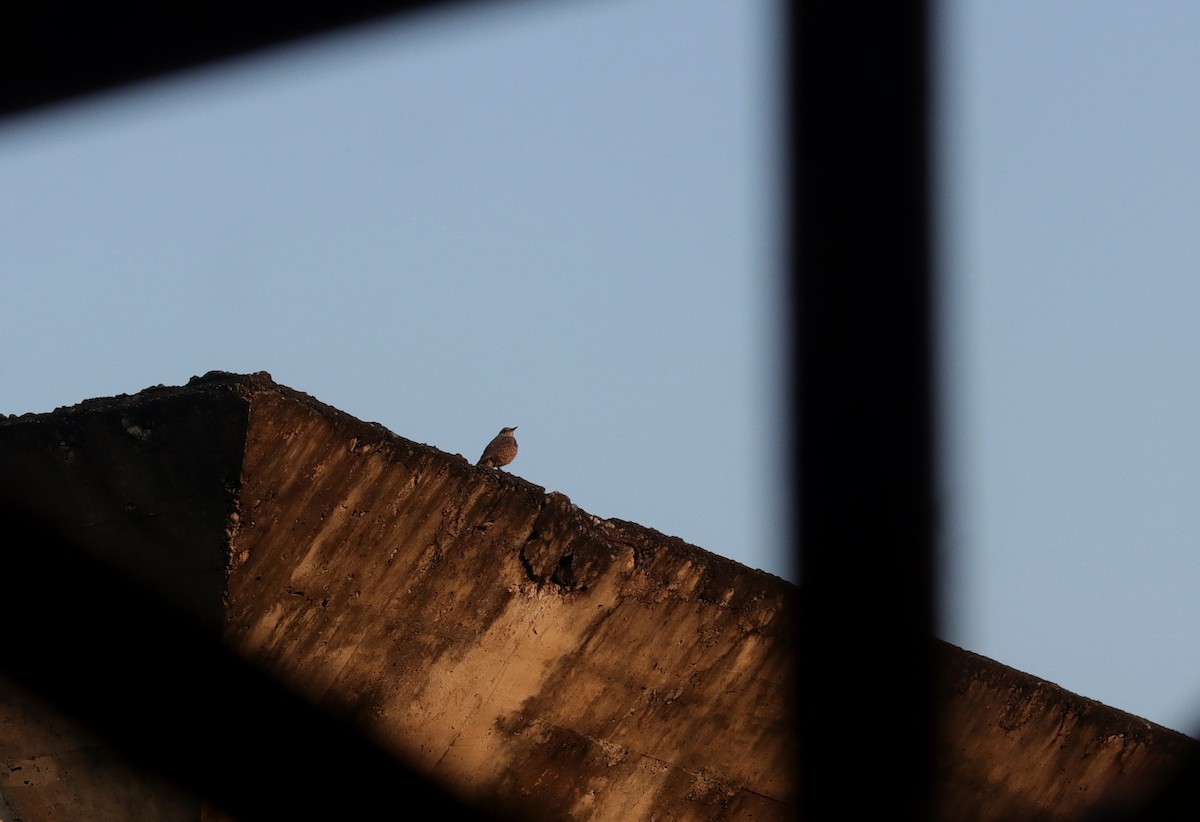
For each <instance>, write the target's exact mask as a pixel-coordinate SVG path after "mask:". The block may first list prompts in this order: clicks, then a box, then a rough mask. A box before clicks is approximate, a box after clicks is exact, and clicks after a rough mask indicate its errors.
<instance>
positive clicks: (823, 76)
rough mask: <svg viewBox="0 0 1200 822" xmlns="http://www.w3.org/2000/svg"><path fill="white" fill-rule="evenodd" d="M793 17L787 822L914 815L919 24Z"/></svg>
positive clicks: (924, 642) (924, 661)
mask: <svg viewBox="0 0 1200 822" xmlns="http://www.w3.org/2000/svg"><path fill="white" fill-rule="evenodd" d="M795 8H796V12H795V14H796V16H797V18H798V21H797V22H798V26H797V27H796V29H795V31H796V32H797V36H798V41H797V43H796V46H795V48H794V51H793V55H792V59H793V61H794V63H793V70H794V72H795V74H794V75H793V76H794V78H795V82H796V84H797V86H798V90H799V97H798V108H797V109H796V113H795V119H794V121H793V124H794V127H795V128H796V134H797V139H798V154H797V157H796V163H797V168H796V171H797V173H796V176H795V178H794V179H795V181H796V192H795V200H794V205H795V212H796V213H795V216H796V217H797V219H798V228H799V233H798V236H797V237H796V247H795V257H794V265H795V267H796V273H795V283H796V292H795V296H796V299H797V313H796V317H795V323H796V325H795V332H794V333H795V335H796V337H795V340H796V343H797V345H798V357H797V359H796V368H797V373H796V384H795V388H796V390H797V407H798V409H799V421H798V422H799V435H798V446H799V453H798V464H799V466H800V475H799V503H800V504H799V510H798V519H799V523H798V532H799V534H800V550H801V563H800V569H801V596H802V610H801V613H802V617H801V625H800V635H801V658H800V666H801V676H800V684H801V689H800V697H801V705H800V716H801V725H800V729H801V739H800V745H801V766H802V768H801V774H802V783H803V784H802V788H801V791H802V796H803V803H802V807H803V811H804V814H803V815H804V818H806V819H828V818H832V817H831V816H830V811H831V809H834V808H840V809H843V810H844V811H845V812H847V813H848V812H850V810H851V809H853V810H854V815H855V816H862V817H866V818H869V819H924V818H927V817H928V815H929V811H930V804H929V797H930V790H931V755H932V753H931V752H932V746H931V742H932V710H931V685H932V674H933V669H932V659H931V655H932V636H933V631H934V623H935V618H934V612H935V609H934V593H935V585H934V581H933V580H934V575H933V572H934V566H933V559H934V534H935V527H934V510H933V489H934V474H933V470H934V460H933V445H934V440H933V421H932V419H933V414H932V408H933V406H932V399H931V398H932V394H933V383H932V369H931V330H930V320H931V316H932V311H931V304H930V299H931V287H930V282H931V280H930V218H929V193H928V192H929V181H928V177H929V140H928V124H927V119H928V107H929V106H928V91H927V89H928V76H927V64H928V39H929V38H928V20H927V10H926V5H925V4H924V3H921V2H901V3H880V4H872V5H871V6H870V7H862V6H857V5H855V4H846V3H833V2H814V3H799V4H796V6H795ZM850 786H853V788H854V789H853V792H852V793H847V789H848V787H850Z"/></svg>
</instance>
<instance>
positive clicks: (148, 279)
mask: <svg viewBox="0 0 1200 822" xmlns="http://www.w3.org/2000/svg"><path fill="white" fill-rule="evenodd" d="M779 8H780V3H779V2H777V1H776V2H765V1H764V2H751V1H750V0H613V2H604V3H573V4H570V3H558V4H554V3H534V4H529V5H522V4H499V8H491V9H489V8H482V9H475V8H471V9H469V10H466V11H458V12H454V13H450V14H445V13H432V14H423V15H420V16H418V17H412V18H405V19H402V20H401V21H399V22H398V23H396V24H384V25H380V26H374V27H371V28H370V29H368V30H364V31H360V32H352V33H347V34H343V35H339V36H336V37H334V38H330V39H327V40H325V41H322V42H321V43H319V44H317V45H313V46H307V47H296V48H291V49H287V50H283V51H280V52H277V53H275V54H272V55H268V56H263V57H258V58H254V59H252V60H246V61H239V62H236V63H232V64H228V65H225V66H221V67H218V68H213V69H208V70H204V71H200V72H196V73H192V74H189V75H186V76H183V77H180V78H175V79H173V80H170V81H162V82H156V83H153V84H149V85H146V86H143V87H139V88H137V89H132V90H128V91H123V92H121V93H118V94H112V95H106V96H103V97H100V98H95V99H93V100H91V101H89V102H87V103H84V104H81V105H74V106H70V107H64V108H60V109H56V110H54V111H51V112H45V113H41V114H37V115H35V116H30V117H25V118H21V119H19V120H15V121H10V122H8V123H6V124H3V125H0V249H2V252H3V253H2V254H0V266H2V276H0V309H2V310H3V317H4V322H3V323H2V324H0V342H2V344H3V345H2V347H0V351H3V352H4V353H3V355H2V356H0V411H2V412H5V413H22V412H26V411H38V412H41V411H49V410H52V409H53V408H55V407H57V406H62V405H70V404H74V403H76V402H78V401H80V400H82V399H85V398H88V397H95V396H110V395H113V394H118V393H132V392H135V391H137V390H139V389H141V388H144V387H147V386H150V385H156V384H167V385H179V384H182V383H184V382H186V381H187V379H188V378H189V377H191V376H193V375H196V374H202V373H204V372H206V371H209V370H212V369H222V370H229V371H239V372H249V371H259V370H266V371H269V372H271V374H272V375H273V376H274V377H275V379H276V380H277V381H279V382H281V383H284V384H286V385H289V386H291V387H293V388H296V389H299V390H301V391H305V392H308V393H310V394H313V395H314V396H316V397H317V398H319V399H320V400H322V401H324V402H327V403H330V404H331V405H334V406H337V407H338V408H341V409H342V410H344V411H347V412H348V413H351V414H353V415H355V416H357V417H360V418H362V419H365V420H373V421H377V422H380V423H382V424H383V425H385V426H387V427H388V428H389V429H391V430H392V431H394V432H396V433H397V434H399V435H401V436H404V437H408V438H410V439H413V440H416V441H418V442H423V443H428V444H430V445H434V446H436V447H438V448H441V449H443V450H445V451H448V452H451V453H460V454H463V455H464V456H466V457H467V458H468V459H471V460H472V461H474V460H475V459H476V458H477V457H478V456H479V453H480V452H481V451H482V449H483V447H484V445H486V443H487V442H488V441H489V440H490V439H491V437H492V436H494V435H495V433H496V432H497V431H498V430H499V429H500V427H501V426H504V425H517V426H519V428H518V431H517V434H518V437H519V439H520V442H521V453H520V455H519V456H518V457H517V460H516V461H515V462H514V463H513V464H512V465H510V466H508V468H509V470H511V471H512V472H513V473H515V474H517V475H519V476H522V477H524V478H525V479H527V480H529V481H531V482H534V483H536V484H538V485H541V486H544V487H545V488H546V489H547V490H550V491H560V492H562V493H564V494H566V495H567V496H569V497H570V498H571V499H572V500H573V501H574V502H575V503H576V504H578V505H580V506H581V507H582V508H584V509H585V510H587V511H589V512H591V513H593V514H596V515H599V516H604V517H620V518H622V519H628V520H633V521H636V522H639V523H642V524H644V525H647V526H650V527H653V528H656V529H658V530H660V531H663V532H665V533H668V534H673V535H677V536H680V537H682V538H684V539H685V540H687V541H689V542H692V543H694V544H696V545H699V546H701V547H703V548H705V549H707V550H710V551H713V552H715V553H718V554H721V555H724V556H727V557H730V558H732V559H735V560H737V561H739V562H742V563H744V564H746V565H750V566H753V567H756V568H762V569H764V570H767V571H769V572H771V573H774V574H777V575H779V576H783V577H785V578H788V579H795V573H794V572H793V570H792V568H791V566H790V561H789V560H788V558H787V556H786V549H787V546H788V544H789V538H788V536H787V535H786V533H785V530H784V523H785V522H786V520H785V516H784V505H785V497H784V493H785V491H786V489H787V486H786V483H785V481H784V480H783V476H784V472H785V469H786V466H785V465H784V457H785V454H784V453H783V452H782V450H781V448H780V442H781V438H782V430H783V425H784V420H785V413H786V412H785V409H784V406H783V401H784V391H783V386H782V384H781V380H780V377H781V374H782V365H783V352H784V344H783V340H782V338H781V331H782V329H783V328H784V322H785V318H784V317H783V315H782V308H783V304H784V299H783V298H784V291H783V290H782V287H781V283H780V279H779V273H780V267H779V266H780V256H779V247H780V238H781V236H782V230H783V224H782V222H781V220H782V217H781V214H780V209H779V204H780V194H781V191H782V185H783V182H784V180H783V178H782V176H781V173H780V166H779V163H778V158H779V154H778V152H779V150H780V136H781V134H780V127H781V121H780V117H779V106H778V102H779V93H780V89H779V85H778V79H779V64H778V61H777V58H778V51H777V48H776V47H777V44H778V31H777V25H776V13H777V11H778V9H779ZM1196 8H1197V9H1200V7H1196ZM942 11H943V17H942V20H941V25H940V28H939V34H940V37H939V41H938V42H939V51H938V57H939V66H940V72H939V76H938V83H939V85H938V90H939V107H938V116H937V120H936V123H937V134H938V138H939V160H938V172H939V180H938V182H939V186H938V193H939V200H940V209H939V222H938V225H939V228H940V233H939V238H940V240H939V253H940V261H941V265H940V272H941V280H942V283H943V288H942V300H941V307H942V312H943V318H944V323H943V335H942V336H943V346H942V366H943V367H942V386H943V388H942V397H941V399H942V411H941V414H942V421H943V423H944V427H945V432H946V448H945V449H944V452H943V456H944V458H945V459H944V471H943V504H944V511H945V521H944V543H945V549H946V552H947V556H948V559H947V575H946V578H945V579H944V581H943V589H944V592H945V595H946V596H945V607H944V612H945V620H944V626H943V628H942V631H941V633H942V635H943V636H944V637H945V638H946V639H948V640H950V641H952V642H955V643H956V644H959V645H962V646H963V647H966V648H968V649H970V650H973V651H976V652H978V653H982V654H984V655H986V656H989V657H992V658H994V659H997V660H999V661H1000V662H1003V663H1005V664H1008V665H1012V666H1014V667H1016V668H1019V669H1021V670H1024V671H1028V672H1030V673H1033V674H1035V675H1037V676H1040V677H1042V678H1045V679H1048V680H1050V681H1053V682H1056V683H1058V684H1060V685H1062V686H1063V687H1066V688H1068V689H1070V690H1072V691H1075V692H1077V693H1080V694H1082V695H1084V696H1087V697H1091V698H1094V699H1098V700H1100V701H1102V702H1105V703H1107V704H1110V705H1113V706H1114V707H1117V708H1120V709H1123V710H1127V711H1130V712H1132V713H1135V714H1138V715H1140V716H1144V717H1146V718H1148V719H1151V720H1153V721H1156V722H1160V723H1163V724H1166V725H1168V726H1170V727H1173V728H1176V729H1179V730H1184V731H1194V730H1196V729H1197V728H1200V657H1197V655H1196V654H1195V653H1194V650H1193V644H1194V643H1193V635H1194V633H1195V632H1196V630H1197V628H1200V596H1197V592H1198V591H1200V537H1198V536H1197V534H1200V506H1197V504H1196V501H1197V500H1198V499H1200V471H1197V469H1196V466H1197V465H1198V464H1200V426H1198V423H1200V384H1198V382H1197V379H1196V374H1197V365H1198V364H1200V363H1198V362H1197V361H1198V360H1200V344H1198V343H1200V339H1198V337H1200V331H1198V327H1200V323H1198V322H1197V320H1196V316H1195V315H1196V313H1197V311H1196V309H1197V306H1200V277H1197V276H1195V275H1194V274H1193V272H1192V268H1193V267H1194V261H1195V260H1197V259H1198V258H1200V255H1198V254H1197V252H1198V251H1200V230H1197V228H1196V226H1195V224H1196V222H1197V220H1196V217H1197V211H1198V209H1197V207H1196V205H1195V203H1196V201H1197V199H1198V197H1200V186H1198V185H1197V184H1198V183H1200V161H1198V160H1197V159H1196V158H1197V157H1200V151H1198V149H1200V140H1198V139H1197V138H1198V137H1200V106H1197V96H1198V93H1200V50H1198V49H1196V48H1195V45H1194V44H1195V43H1196V42H1200V10H1193V7H1192V6H1191V5H1190V4H1186V3H1162V2H1159V3H1151V4H1141V5H1137V6H1136V7H1134V6H1132V5H1129V4H1117V3H1112V2H1099V3H1097V2H1088V3H1083V2H1057V3H1053V4H1047V3H1044V2H1025V0H1012V1H1011V2H1004V3H989V2H975V1H974V0H962V2H956V3H947V4H945V5H944V6H943V7H942Z"/></svg>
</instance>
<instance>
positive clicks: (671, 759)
mask: <svg viewBox="0 0 1200 822" xmlns="http://www.w3.org/2000/svg"><path fill="white" fill-rule="evenodd" d="M0 491H2V492H4V493H5V494H6V495H8V496H12V497H15V498H18V499H24V500H27V501H29V503H30V504H31V505H35V506H36V507H37V508H38V509H39V510H41V511H42V512H44V513H48V514H49V515H51V516H53V517H54V518H55V520H56V521H58V522H60V523H63V524H65V525H67V526H68V527H71V528H75V529H80V532H81V533H85V534H86V535H87V536H88V537H89V540H88V541H89V542H93V543H94V544H95V546H96V550H97V551H98V552H99V553H100V554H102V555H104V556H106V557H108V558H110V559H111V560H112V561H114V562H115V563H117V564H118V565H120V566H121V567H123V568H125V569H127V570H129V571H130V572H132V573H133V574H135V575H136V576H138V577H139V578H140V579H142V580H144V581H146V582H148V583H150V584H151V585H153V586H154V587H155V588H156V589H158V590H160V591H163V592H165V593H167V594H168V595H169V596H170V597H171V598H172V599H174V600H175V601H176V602H179V603H181V604H183V605H184V606H185V607H186V608H187V609H188V610H189V611H190V612H191V613H192V614H193V615H195V616H198V617H200V618H201V619H203V620H204V621H205V622H206V624H208V625H211V626H212V628H213V630H214V631H219V632H221V633H222V634H223V636H224V637H225V638H226V639H227V641H228V642H229V643H231V644H232V645H233V646H234V647H236V648H237V649H239V651H240V652H241V653H242V654H244V655H246V656H247V657H249V658H251V659H254V660H256V661H257V662H258V663H260V664H261V665H263V666H265V667H266V668H268V669H269V670H271V671H273V672H274V673H276V674H277V675H278V676H279V677H280V678H281V679H283V680H285V681H287V682H288V683H290V684H291V685H292V686H293V687H295V688H296V689H297V690H299V691H301V692H302V693H304V694H306V695H308V696H309V697H311V698H312V699H314V700H316V701H318V702H321V703H324V704H329V705H336V706H343V707H345V708H347V709H348V710H350V711H351V712H352V713H353V714H354V715H355V716H357V717H358V718H359V719H360V720H361V722H362V723H363V724H364V725H365V726H366V727H368V728H370V729H371V731H372V733H374V734H375V735H376V736H377V737H378V738H379V739H380V740H382V741H383V742H384V744H386V745H387V746H388V747H390V748H391V749H392V750H394V751H396V752H398V753H399V754H400V755H402V756H403V757H405V758H407V759H408V760H410V761H411V762H413V763H415V764H416V765H417V766H418V767H419V768H421V769H422V770H424V771H425V772H427V773H429V774H431V775H432V776H433V777H434V778H436V779H438V780H440V781H442V782H443V783H444V784H446V785H448V786H452V787H453V789H454V790H456V791H458V792H460V793H462V794H464V795H467V796H470V797H473V798H475V799H481V800H484V801H486V802H487V803H488V805H489V806H490V807H493V808H506V809H509V810H513V811H515V812H516V813H517V814H518V815H519V816H521V817H524V818H539V819H589V820H634V819H646V820H651V819H677V820H716V819H729V820H733V819H753V820H776V819H785V818H790V817H791V815H792V812H793V810H794V808H795V800H796V794H797V791H798V786H797V785H796V783H795V779H794V772H793V767H792V758H791V752H792V751H791V749H792V743H793V739H792V736H791V734H792V728H793V724H792V722H791V719H790V716H789V703H788V698H789V697H790V695H791V693H792V689H791V684H790V680H791V670H790V666H791V665H792V663H793V661H794V659H795V645H794V639H793V636H792V629H793V627H794V621H795V607H796V602H795V599H796V596H797V591H796V589H795V588H794V587H793V586H791V585H789V584H788V583H786V582H783V581H782V580H779V579H777V578H775V577H772V576H770V575H768V574H764V573H761V572H758V571H754V570H751V569H748V568H744V567H742V566H739V565H737V564H736V563H733V562H730V561H729V560H725V559H722V558H720V557H717V556H714V555H712V554H709V553H707V552H705V551H702V550H700V549H698V548H695V547H693V546H690V545H687V544H685V543H683V542H682V541H680V540H678V539H674V538H671V537H666V536H663V535H662V534H659V533H657V532H655V531H652V530H649V529H646V528H642V527H640V526H637V525H634V524H632V523H627V522H622V521H619V520H599V519H597V518H595V517H592V516H590V515H588V514H587V513H586V512H583V511H581V510H579V509H577V508H575V507H574V506H573V505H572V504H571V503H570V501H569V500H568V499H567V498H566V497H565V496H562V495H561V494H556V493H551V494H547V493H546V492H545V490H544V489H542V488H539V487H537V486H535V485H532V484H530V483H528V482H526V481H524V480H522V479H521V478H519V477H517V476H514V475H513V474H510V473H508V472H506V471H497V470H492V469H481V468H476V467H475V466H472V465H470V464H469V463H468V462H467V460H465V459H463V458H462V457H460V456H457V455H450V454H445V453H443V452H441V451H438V450H437V449H435V448H431V447H429V446H424V445H420V444H417V443H413V442H410V441H408V440H405V439H403V438H401V437H397V436H395V435H394V434H392V433H390V432H389V431H387V430H386V429H384V428H383V427H381V426H379V425H376V424H372V423H364V422H362V421H359V420H356V419H354V418H352V417H350V416H348V415H346V414H344V413H342V412H340V411H337V410H336V409H333V408H330V407H328V406H326V405H323V404H321V403H319V402H317V401H316V400H314V399H313V398H312V397H309V396H307V395H304V394H301V393H299V392H296V391H292V390H291V389H287V388H284V387H282V386H278V385H276V384H275V383H274V382H272V381H271V380H270V378H269V376H267V375H254V376H250V377H238V376H235V375H223V374H213V375H209V376H207V377H205V378H201V379H195V380H193V381H192V382H191V383H189V384H188V386H186V387H182V388H173V389H164V388H158V389H149V390H147V391H145V392H142V393H141V394H138V395H135V396H133V397H118V398H114V399H110V400H94V401H89V402H86V403H83V404H82V405H80V406H77V407H75V408H72V409H63V410H60V411H58V412H55V413H54V414H48V415H40V416H26V417H23V418H10V419H8V420H0ZM4 550H18V549H17V548H14V547H12V546H11V545H10V546H8V547H6V548H0V563H2V562H3V554H2V551H4ZM864 652H868V651H867V650H866V649H864ZM944 671H945V674H946V677H945V680H944V683H945V684H944V690H943V692H942V694H941V698H942V703H943V709H944V714H945V718H946V723H945V727H944V732H943V735H942V739H941V758H940V761H939V766H940V772H939V782H938V797H937V807H938V810H939V816H940V818H942V819H945V820H972V819H978V820H998V819H1012V818H1021V819H1054V820H1066V819H1077V818H1080V817H1081V815H1082V814H1083V813H1084V812H1085V811H1088V810H1091V809H1094V808H1095V807H1096V806H1097V803H1098V802H1100V801H1102V800H1104V801H1109V800H1128V799H1132V798H1136V797H1137V796H1138V795H1139V794H1140V793H1141V792H1144V791H1145V790H1147V789H1149V788H1152V787H1153V786H1154V784H1155V783H1156V782H1157V780H1158V779H1160V778H1161V777H1162V776H1163V775H1164V774H1165V773H1167V772H1168V771H1169V770H1170V768H1171V766H1172V765H1173V764H1174V763H1175V762H1177V761H1178V760H1179V758H1180V757H1181V756H1182V754H1183V752H1185V751H1187V750H1192V749H1194V745H1195V743H1194V742H1192V741H1191V740H1189V739H1187V738H1186V737H1183V736H1181V735H1179V734H1175V733H1173V732H1171V731H1168V730H1166V729H1163V728H1160V727H1157V726H1153V725H1150V724H1149V723H1145V722H1143V721H1142V720H1138V719H1137V718H1135V717H1130V716H1128V715H1127V714H1123V713H1121V712H1119V711H1116V710H1113V709H1111V708H1107V707H1105V706H1102V705H1098V704H1097V703H1094V702H1091V701H1090V700H1086V699H1082V698H1081V697H1078V696H1075V695H1073V694H1070V693H1068V692H1066V691H1063V690H1062V689H1060V688H1057V687H1055V686H1053V685H1050V684H1049V683H1045V682H1042V681H1040V680H1037V679H1036V678H1034V677H1030V676H1028V675H1026V674H1022V673H1020V672H1017V671H1013V670H1012V669H1009V668H1006V667H1005V666H1003V665H1000V664H998V663H995V662H993V661H991V660H986V659H983V658H981V657H977V656H975V655H973V654H969V653H967V652H965V651H962V650H960V649H957V648H953V647H951V646H946V647H945V654H944ZM880 687H886V682H885V681H881V683H880ZM881 734H882V735H883V736H885V737H886V728H881ZM881 742H882V743H886V745H887V746H889V747H888V753H887V754H886V755H884V756H883V758H882V759H879V758H876V759H875V760H873V761H872V762H870V763H867V767H868V772H864V777H863V778H864V780H866V781H867V782H869V767H883V766H886V757H887V756H902V755H903V747H904V746H903V741H902V740H887V739H884V740H865V741H864V745H865V746H868V747H870V748H871V749H873V750H878V746H879V745H880V744H881ZM230 757H231V763H233V762H235V760H236V752H230ZM237 766H238V767H245V763H238V764H237ZM851 767H853V768H855V769H859V770H861V769H862V768H863V767H864V763H855V764H854V765H853V766H851ZM31 777H32V778H31ZM867 789H869V788H867ZM5 805H7V806H8V808H9V810H11V811H12V813H13V814H14V815H16V816H18V817H19V818H23V819H26V820H59V819H62V820H74V819H89V820H99V822H104V820H124V819H129V818H137V819H140V820H159V819H162V820H176V819H179V820H182V819H199V818H206V819H216V818H217V815H216V814H214V813H212V812H211V810H206V809H205V808H204V806H203V805H202V803H200V802H198V801H197V800H196V799H194V798H193V797H189V796H187V795H186V794H184V793H182V792H180V791H177V790H176V789H174V788H171V787H170V786H165V785H162V784H160V783H158V782H156V781H154V780H152V779H148V778H146V777H144V776H143V775H141V774H138V773H137V772H135V771H133V770H132V769H131V768H129V767H128V766H126V765H125V764H124V762H123V760H122V759H121V757H119V756H118V755H116V754H115V753H113V752H112V751H111V750H109V749H108V748H107V747H106V746H105V744H104V743H103V742H101V741H99V740H96V739H93V738H92V737H90V736H89V735H88V734H87V733H86V732H84V731H82V730H81V729H79V728H78V727H76V726H75V725H74V724H73V723H72V722H71V721H70V720H67V719H65V718H64V717H62V716H60V715H59V714H58V713H57V712H55V711H54V710H52V709H49V708H47V707H46V706H44V705H42V704H41V703H40V702H39V701H38V700H37V699H36V698H33V697H31V696H29V695H28V694H24V693H22V692H21V691H20V690H19V689H17V688H15V687H14V686H12V685H11V684H10V683H8V682H7V681H6V680H0V807H4V806H5Z"/></svg>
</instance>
